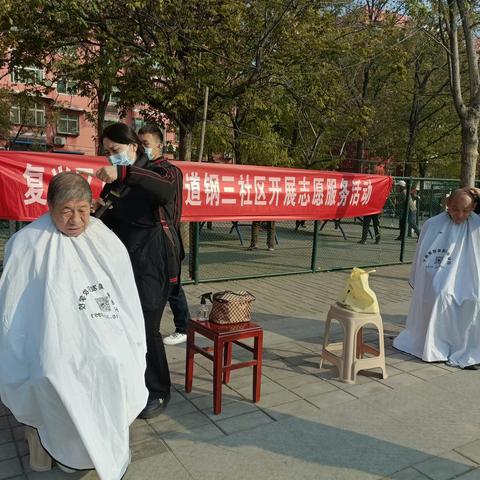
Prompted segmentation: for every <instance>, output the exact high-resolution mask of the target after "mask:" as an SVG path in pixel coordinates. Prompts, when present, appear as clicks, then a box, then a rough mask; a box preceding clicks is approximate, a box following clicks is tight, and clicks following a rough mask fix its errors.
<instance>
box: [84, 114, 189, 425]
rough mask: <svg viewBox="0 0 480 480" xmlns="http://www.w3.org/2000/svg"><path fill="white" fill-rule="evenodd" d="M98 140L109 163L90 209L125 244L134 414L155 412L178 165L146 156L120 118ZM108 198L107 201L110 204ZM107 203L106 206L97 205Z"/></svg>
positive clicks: (160, 389) (164, 369)
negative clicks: (135, 376) (136, 350)
mask: <svg viewBox="0 0 480 480" xmlns="http://www.w3.org/2000/svg"><path fill="white" fill-rule="evenodd" d="M101 142H102V144H103V148H104V150H105V152H106V154H107V155H108V158H109V160H110V163H111V164H112V165H111V166H107V167H102V168H100V169H99V170H98V171H97V172H96V176H97V177H98V178H99V179H100V180H102V181H104V182H106V185H105V188H104V189H103V190H102V193H101V195H100V198H99V199H98V200H96V202H94V205H93V209H94V210H96V211H97V212H98V211H99V210H104V213H103V214H102V215H101V219H102V220H103V222H104V223H105V225H107V226H108V227H109V228H111V229H112V230H113V231H114V232H115V233H116V234H117V236H118V237H119V238H120V240H121V241H122V242H123V244H124V245H125V246H126V248H127V250H128V252H129V254H130V259H131V261H132V266H133V271H134V274H135V281H136V284H137V288H138V292H139V294H140V301H141V303H142V309H143V315H144V318H145V330H146V337H147V359H146V360H147V369H146V371H145V382H146V385H147V388H148V391H149V392H150V395H149V400H148V403H147V405H146V406H145V408H144V410H143V411H142V412H141V413H140V415H139V418H152V417H155V416H157V415H159V414H160V413H161V412H162V410H163V409H164V408H165V407H166V405H167V403H168V401H169V399H170V386H171V382H170V372H169V369H168V363H167V357H166V355H165V348H164V345H163V341H162V337H161V335H160V332H159V329H160V320H161V318H162V314H163V310H164V307H165V304H166V303H167V300H168V297H169V295H170V293H171V291H172V289H174V288H175V287H176V286H177V285H178V283H179V275H180V262H181V257H182V251H183V249H182V245H181V240H180V238H179V235H178V229H177V228H176V227H177V226H178V223H179V221H180V215H181V199H179V195H178V192H181V191H182V185H181V182H182V176H181V173H180V170H179V169H178V168H177V167H175V166H173V165H172V164H170V163H169V162H165V161H162V165H161V166H160V165H158V164H157V163H156V162H155V161H154V162H150V161H149V159H148V157H147V155H146V154H145V153H144V150H143V147H142V144H141V142H140V140H139V139H138V137H137V135H136V133H135V132H134V131H133V130H132V129H131V128H130V127H129V126H127V125H125V124H123V123H115V124H112V125H109V126H108V127H106V128H105V130H104V131H103V134H102V138H101ZM110 203H111V206H110ZM105 204H107V205H108V206H110V208H102V206H103V205H105Z"/></svg>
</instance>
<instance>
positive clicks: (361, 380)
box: [327, 370, 380, 390]
mask: <svg viewBox="0 0 480 480" xmlns="http://www.w3.org/2000/svg"><path fill="white" fill-rule="evenodd" d="M369 373H370V372H369V371H367V370H364V371H362V372H360V373H358V374H357V379H356V381H355V383H346V382H344V381H342V380H340V378H339V377H338V375H337V377H334V378H331V379H328V380H327V381H328V383H331V384H332V385H335V386H336V387H337V388H341V389H342V390H349V389H350V388H352V387H354V386H358V385H364V384H366V383H372V382H374V381H375V380H377V379H380V376H376V375H369Z"/></svg>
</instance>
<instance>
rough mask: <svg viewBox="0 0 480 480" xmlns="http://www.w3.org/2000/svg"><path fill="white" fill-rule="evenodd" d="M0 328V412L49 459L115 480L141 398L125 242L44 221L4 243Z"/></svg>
mask: <svg viewBox="0 0 480 480" xmlns="http://www.w3.org/2000/svg"><path fill="white" fill-rule="evenodd" d="M0 320H1V322H0V397H1V399H2V401H3V403H4V404H5V405H6V406H7V407H8V408H9V409H10V410H11V411H12V413H13V415H14V416H15V417H16V418H17V420H18V421H19V422H21V423H24V424H27V425H30V426H32V427H35V428H37V430H38V434H39V436H40V440H41V442H42V445H43V447H44V448H45V449H46V450H47V451H48V453H49V454H50V455H51V456H52V457H53V458H54V459H55V460H57V461H59V462H60V463H62V464H63V465H65V466H67V467H71V468H75V469H92V468H95V469H96V471H97V473H98V476H99V477H100V479H101V480H119V479H120V478H121V477H122V475H123V474H124V472H125V470H126V468H127V467H128V464H129V462H130V455H129V425H130V424H131V423H132V422H133V421H134V420H135V418H136V417H137V415H138V414H139V413H140V411H141V410H142V409H143V408H144V407H145V404H146V402H147V398H148V391H147V389H146V387H145V379H144V373H145V367H146V363H145V355H146V340H145V326H144V320H143V313H142V309H141V306H140V300H139V297H138V292H137V288H136V285H135V280H134V277H133V271H132V266H131V263H130V259H129V256H128V253H127V250H126V249H125V247H124V246H123V244H122V242H121V241H120V240H119V239H118V237H117V236H116V235H115V234H114V233H112V232H111V231H110V230H109V229H108V228H107V227H106V226H105V225H104V224H103V223H102V222H101V221H100V220H98V219H96V218H91V219H90V223H89V225H88V227H87V229H86V230H85V232H84V233H82V234H81V235H79V236H78V237H68V236H66V235H64V234H62V233H61V232H60V231H59V230H57V228H56V227H55V225H54V223H53V221H52V219H51V217H50V214H45V215H43V216H42V217H40V218H39V219H38V220H36V221H34V222H33V223H31V224H30V225H28V226H27V227H25V228H23V229H22V230H20V231H19V232H18V233H16V234H15V235H14V236H13V237H12V238H11V239H10V240H9V242H8V243H7V247H6V250H5V261H4V271H3V274H2V277H1V278H0Z"/></svg>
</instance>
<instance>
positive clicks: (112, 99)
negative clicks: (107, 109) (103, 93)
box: [108, 87, 120, 105]
mask: <svg viewBox="0 0 480 480" xmlns="http://www.w3.org/2000/svg"><path fill="white" fill-rule="evenodd" d="M119 91H120V89H119V88H117V87H113V88H112V93H110V98H109V99H108V103H110V104H112V105H116V104H117V103H118V102H119V101H120V98H119V97H117V96H116V94H117V93H118V92H119Z"/></svg>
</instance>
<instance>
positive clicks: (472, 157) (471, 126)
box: [460, 114, 479, 187]
mask: <svg viewBox="0 0 480 480" xmlns="http://www.w3.org/2000/svg"><path fill="white" fill-rule="evenodd" d="M478 121H479V119H478V115H472V114H470V115H468V116H467V118H466V119H462V165H461V168H460V186H461V187H473V186H474V185H475V173H476V167H477V158H478Z"/></svg>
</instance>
